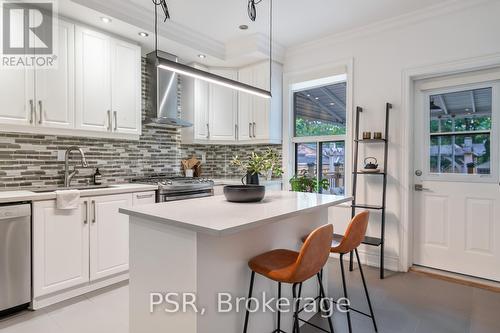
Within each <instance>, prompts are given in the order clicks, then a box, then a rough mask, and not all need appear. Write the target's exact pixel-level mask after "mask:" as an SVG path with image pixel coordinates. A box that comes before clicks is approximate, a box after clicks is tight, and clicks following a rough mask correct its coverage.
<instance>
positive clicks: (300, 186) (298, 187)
mask: <svg viewBox="0 0 500 333" xmlns="http://www.w3.org/2000/svg"><path fill="white" fill-rule="evenodd" d="M290 185H291V187H292V191H294V192H309V193H313V192H316V193H319V192H320V191H321V190H328V189H329V188H330V184H329V182H328V179H321V180H319V181H318V179H317V178H316V177H311V176H309V174H308V173H307V171H306V170H302V171H301V172H300V174H298V175H294V176H293V177H292V178H291V179H290Z"/></svg>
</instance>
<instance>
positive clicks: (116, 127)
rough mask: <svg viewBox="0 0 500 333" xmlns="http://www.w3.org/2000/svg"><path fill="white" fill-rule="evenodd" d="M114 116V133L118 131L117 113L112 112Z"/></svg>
mask: <svg viewBox="0 0 500 333" xmlns="http://www.w3.org/2000/svg"><path fill="white" fill-rule="evenodd" d="M113 114H114V116H115V131H117V130H118V112H116V111H115V112H113Z"/></svg>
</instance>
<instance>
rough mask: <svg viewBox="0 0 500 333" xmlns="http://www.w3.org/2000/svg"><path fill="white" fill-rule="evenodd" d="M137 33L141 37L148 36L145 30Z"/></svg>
mask: <svg viewBox="0 0 500 333" xmlns="http://www.w3.org/2000/svg"><path fill="white" fill-rule="evenodd" d="M138 35H139V36H141V37H144V38H145V37H148V36H149V34H148V33H147V32H144V31H141V32H139V34H138Z"/></svg>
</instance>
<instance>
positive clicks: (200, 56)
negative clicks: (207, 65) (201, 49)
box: [198, 53, 207, 59]
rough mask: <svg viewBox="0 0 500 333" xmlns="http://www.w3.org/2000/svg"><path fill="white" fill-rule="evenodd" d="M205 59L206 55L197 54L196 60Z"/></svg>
mask: <svg viewBox="0 0 500 333" xmlns="http://www.w3.org/2000/svg"><path fill="white" fill-rule="evenodd" d="M206 57H207V56H206V55H204V54H201V53H200V54H198V58H200V59H205V58H206Z"/></svg>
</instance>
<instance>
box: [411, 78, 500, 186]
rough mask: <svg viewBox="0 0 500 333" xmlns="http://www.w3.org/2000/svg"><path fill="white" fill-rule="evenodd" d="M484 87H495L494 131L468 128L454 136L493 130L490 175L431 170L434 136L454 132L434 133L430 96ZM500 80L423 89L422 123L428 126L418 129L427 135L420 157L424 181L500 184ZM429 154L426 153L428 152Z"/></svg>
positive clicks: (493, 103)
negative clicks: (431, 122) (432, 138)
mask: <svg viewBox="0 0 500 333" xmlns="http://www.w3.org/2000/svg"><path fill="white" fill-rule="evenodd" d="M483 88H491V90H492V92H491V93H492V96H491V97H492V105H491V109H492V110H491V111H492V112H491V129H490V131H486V130H480V131H472V132H471V131H468V132H463V131H462V132H460V131H455V132H451V133H452V134H454V135H467V134H485V133H487V132H489V134H490V142H491V146H490V166H491V172H490V174H466V173H462V174H459V173H435V172H431V170H430V153H429V152H430V147H431V137H433V136H434V137H437V136H439V135H447V134H450V132H443V133H431V129H430V121H431V119H430V98H431V96H434V95H441V94H447V93H453V92H460V91H466V90H476V89H483ZM499 94H500V81H488V82H481V83H472V84H465V85H458V86H453V87H447V88H442V89H439V88H437V89H432V90H426V91H423V94H422V103H423V104H422V106H423V108H422V109H421V110H423V111H424V112H423V116H422V117H423V119H422V120H421V124H422V125H423V126H424V128H421V129H417V130H420V131H422V133H423V136H424V137H425V140H424V145H422V147H421V149H422V150H421V152H420V156H423V158H422V162H421V163H422V165H421V168H420V170H422V171H423V175H422V180H424V181H443V182H469V183H498V182H499V169H500V167H499V165H500V159H499V158H500V153H499V143H498V139H499V129H500V128H499V118H500V95H499ZM424 153H425V154H424Z"/></svg>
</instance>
